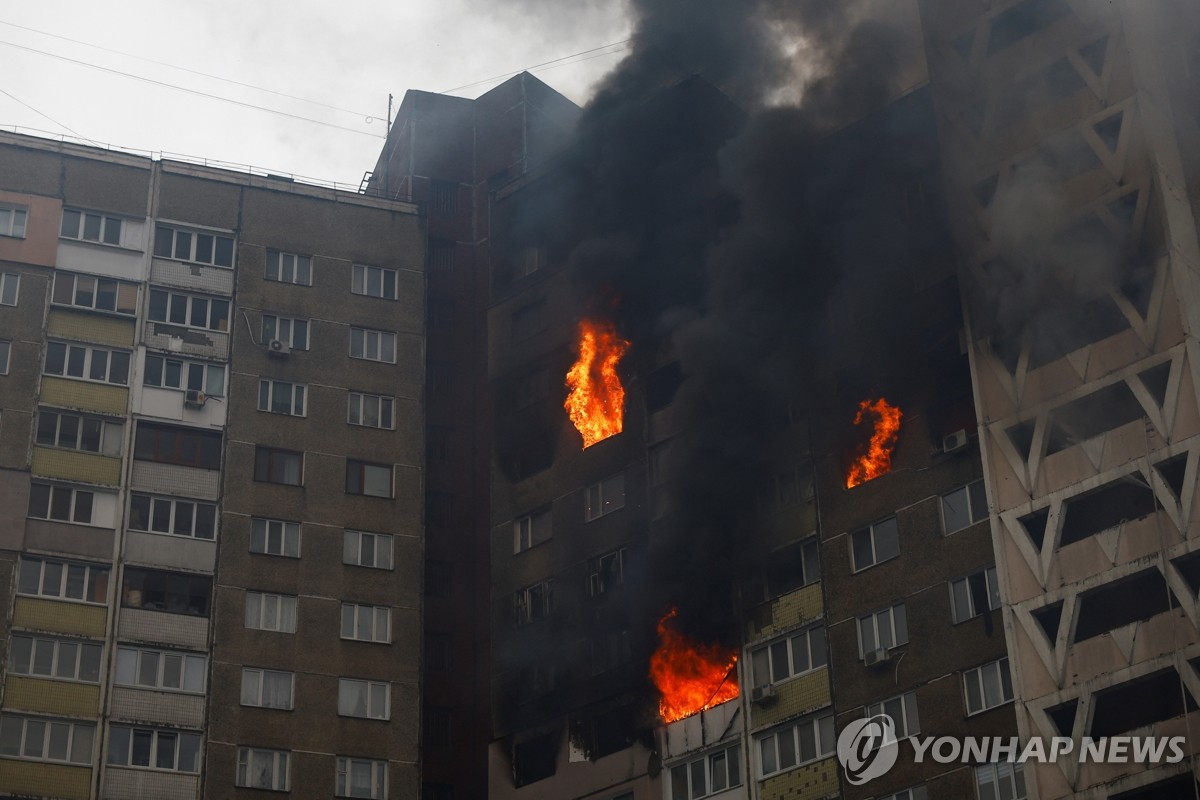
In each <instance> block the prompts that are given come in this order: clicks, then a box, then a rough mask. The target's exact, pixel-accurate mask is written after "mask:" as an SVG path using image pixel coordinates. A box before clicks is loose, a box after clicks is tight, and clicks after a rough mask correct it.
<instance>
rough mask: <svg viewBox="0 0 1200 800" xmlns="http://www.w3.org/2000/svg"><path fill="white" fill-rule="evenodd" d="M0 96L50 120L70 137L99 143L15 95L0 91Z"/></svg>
mask: <svg viewBox="0 0 1200 800" xmlns="http://www.w3.org/2000/svg"><path fill="white" fill-rule="evenodd" d="M0 94H3V95H5V96H7V97H8V98H9V99H10V100H12V101H14V102H16V103H20V104H21V105H23V106H25V107H26V108H28V109H29V110H30V111H32V112H33V113H35V114H37V115H38V116H41V117H45V118H46V119H48V120H50V121H51V122H53V123H54V124H55V125H57V126H58V127H60V128H62V129H63V130H66V131H69V132H70V133H71V135H72V136H77V137H79V138H80V139H83V140H84V141H88V142H91V143H92V144H99V142H97V141H96V140H95V139H89V138H87V137H86V136H84V135H83V134H82V133H80V132H79V131H77V130H75V129H74V128H71V127H69V126H67V125H64V124H63V123H61V122H59V121H58V120H56V119H55V118H54V117H52V116H50V115H49V114H47V113H45V112H42V111H38V110H37V109H36V108H34V107H33V106H31V105H29V103H26V102H25V101H24V100H22V99H21V98H19V97H17V96H16V95H14V94H11V93H9V92H7V91H5V90H4V89H0Z"/></svg>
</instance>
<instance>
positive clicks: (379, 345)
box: [350, 326, 396, 364]
mask: <svg viewBox="0 0 1200 800" xmlns="http://www.w3.org/2000/svg"><path fill="white" fill-rule="evenodd" d="M356 345H357V347H356ZM355 349H357V350H358V354H357V355H356V354H355V352H354V351H355ZM372 352H374V355H371V353H372ZM350 357H351V358H357V359H360V360H362V361H376V362H379V363H380V364H395V363H396V334H395V333H393V332H391V331H380V330H375V329H374V328H359V327H357V326H351V328H350Z"/></svg>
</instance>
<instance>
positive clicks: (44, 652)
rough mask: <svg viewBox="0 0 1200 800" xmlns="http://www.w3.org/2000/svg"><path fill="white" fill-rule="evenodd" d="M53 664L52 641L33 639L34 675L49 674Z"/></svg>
mask: <svg viewBox="0 0 1200 800" xmlns="http://www.w3.org/2000/svg"><path fill="white" fill-rule="evenodd" d="M53 666H54V642H52V641H50V640H49V639H34V640H33V667H32V669H31V672H32V673H33V674H34V675H50V674H51V672H52V669H53Z"/></svg>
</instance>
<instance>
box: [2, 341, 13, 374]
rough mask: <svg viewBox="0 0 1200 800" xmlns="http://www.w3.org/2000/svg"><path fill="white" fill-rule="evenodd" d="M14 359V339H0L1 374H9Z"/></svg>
mask: <svg viewBox="0 0 1200 800" xmlns="http://www.w3.org/2000/svg"><path fill="white" fill-rule="evenodd" d="M11 361H12V341H11V340H9V339H0V375H7V374H8V368H9V367H10V366H11V364H10V362H11Z"/></svg>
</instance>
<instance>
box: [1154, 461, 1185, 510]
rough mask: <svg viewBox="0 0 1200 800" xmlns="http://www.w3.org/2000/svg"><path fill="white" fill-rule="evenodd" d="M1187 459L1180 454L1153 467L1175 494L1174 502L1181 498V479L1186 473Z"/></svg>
mask: <svg viewBox="0 0 1200 800" xmlns="http://www.w3.org/2000/svg"><path fill="white" fill-rule="evenodd" d="M1187 459H1188V456H1187V453H1180V454H1179V455H1177V456H1175V457H1174V458H1168V459H1167V460H1166V461H1160V462H1158V463H1157V464H1155V465H1154V468H1155V469H1157V470H1158V474H1159V475H1161V476H1162V479H1163V480H1164V481H1166V482H1167V486H1170V487H1171V491H1172V492H1174V493H1175V499H1176V500H1179V499H1181V498H1182V497H1183V477H1184V475H1185V474H1186V473H1187Z"/></svg>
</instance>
